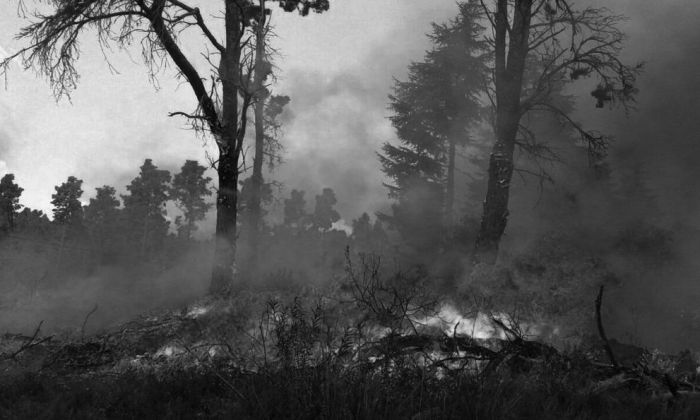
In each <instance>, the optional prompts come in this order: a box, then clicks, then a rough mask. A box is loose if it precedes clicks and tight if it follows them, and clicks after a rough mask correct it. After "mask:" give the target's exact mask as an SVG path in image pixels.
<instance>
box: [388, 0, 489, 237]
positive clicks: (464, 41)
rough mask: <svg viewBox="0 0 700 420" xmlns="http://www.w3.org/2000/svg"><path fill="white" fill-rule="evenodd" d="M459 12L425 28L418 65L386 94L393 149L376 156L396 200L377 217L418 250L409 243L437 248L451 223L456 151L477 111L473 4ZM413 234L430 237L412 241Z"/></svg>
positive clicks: (482, 70)
mask: <svg viewBox="0 0 700 420" xmlns="http://www.w3.org/2000/svg"><path fill="white" fill-rule="evenodd" d="M459 8H460V10H459V15H458V17H457V18H455V19H454V20H452V21H450V22H449V23H448V24H444V25H437V24H433V31H432V33H431V34H430V35H429V37H430V39H431V41H432V42H433V49H432V50H430V51H429V52H427V53H426V56H425V59H424V61H423V62H414V63H412V64H411V65H410V67H409V73H408V80H407V81H405V82H402V81H396V82H395V85H394V93H393V94H392V95H390V96H389V99H390V108H391V110H392V111H393V113H392V116H391V117H390V119H391V122H392V125H393V126H394V128H396V133H397V136H398V138H399V140H400V142H401V144H400V145H393V144H391V143H385V144H384V146H383V147H382V151H383V154H380V155H379V159H380V163H381V164H382V170H383V172H384V173H385V174H386V175H387V176H388V177H389V178H391V179H392V181H393V184H391V185H387V187H388V188H389V195H390V197H393V198H395V199H396V200H397V203H396V204H395V205H394V206H393V209H394V211H393V215H382V218H383V219H384V220H386V221H387V222H388V223H389V225H390V226H391V227H393V228H395V229H397V230H398V231H399V232H400V233H401V235H402V237H403V238H404V240H405V241H407V242H409V243H412V244H414V245H417V246H418V247H422V246H420V245H419V244H417V243H413V239H419V240H420V242H421V243H423V244H424V245H426V247H428V246H429V247H432V248H434V249H438V248H439V247H440V246H441V245H444V244H441V243H440V242H441V239H444V238H445V235H444V234H443V233H444V231H445V228H446V227H447V226H451V225H453V224H454V223H455V217H454V211H455V208H454V207H455V190H456V187H455V171H456V166H457V154H458V153H457V150H458V148H461V147H463V146H465V145H467V144H469V143H470V138H469V130H470V129H472V128H474V127H475V126H476V124H478V123H479V122H480V121H481V118H482V113H483V112H482V109H483V107H482V105H481V102H480V98H479V95H480V94H481V92H483V90H484V87H485V82H486V71H487V67H486V60H485V58H484V52H485V51H486V43H485V42H484V41H481V40H480V39H479V34H480V33H481V31H482V29H483V28H482V27H481V26H479V24H478V23H477V21H478V19H479V18H480V12H479V7H478V6H476V5H473V4H468V3H464V4H460V5H459ZM423 228H425V229H423ZM417 229H418V230H421V231H422V230H427V231H430V232H432V233H431V234H430V235H429V236H427V237H425V236H424V237H416V235H414V234H413V233H414V232H415V231H416V230H417ZM430 240H437V241H438V242H437V243H436V242H433V243H429V241H430Z"/></svg>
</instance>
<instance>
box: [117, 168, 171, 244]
mask: <svg viewBox="0 0 700 420" xmlns="http://www.w3.org/2000/svg"><path fill="white" fill-rule="evenodd" d="M140 169H141V170H140V172H139V175H138V176H137V177H136V178H134V179H133V180H132V181H131V183H130V184H129V185H128V186H127V187H126V189H127V190H128V191H129V194H128V195H122V200H123V201H124V213H125V218H126V221H127V223H128V227H127V229H128V232H129V236H130V237H131V242H132V243H134V244H135V245H136V244H138V245H137V246H138V249H139V255H140V256H141V257H147V256H148V255H149V253H150V252H152V251H154V250H155V249H156V248H157V247H158V246H159V245H161V244H162V241H163V239H164V238H165V236H166V235H167V233H168V225H169V222H168V221H167V220H166V219H165V215H166V210H165V202H166V200H167V199H168V190H169V186H168V183H169V182H170V173H169V172H168V171H166V170H162V169H158V167H156V166H155V165H153V162H152V161H151V159H146V160H145V162H144V163H143V165H142V166H141V168H140Z"/></svg>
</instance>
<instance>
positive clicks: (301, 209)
mask: <svg viewBox="0 0 700 420" xmlns="http://www.w3.org/2000/svg"><path fill="white" fill-rule="evenodd" d="M308 218H309V217H308V215H307V214H306V200H304V191H298V190H292V193H291V195H290V197H289V198H288V199H285V200H284V224H285V226H287V227H290V228H293V229H298V230H304V229H306V225H307V223H308Z"/></svg>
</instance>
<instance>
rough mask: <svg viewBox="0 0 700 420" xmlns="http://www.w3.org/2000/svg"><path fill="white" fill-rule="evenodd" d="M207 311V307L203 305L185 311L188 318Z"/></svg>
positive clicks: (198, 315) (197, 316) (196, 316)
mask: <svg viewBox="0 0 700 420" xmlns="http://www.w3.org/2000/svg"><path fill="white" fill-rule="evenodd" d="M207 312H209V308H207V307H205V306H194V307H192V309H190V310H189V312H187V317H188V318H199V317H200V316H202V315H204V314H206V313H207Z"/></svg>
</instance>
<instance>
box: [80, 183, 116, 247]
mask: <svg viewBox="0 0 700 420" xmlns="http://www.w3.org/2000/svg"><path fill="white" fill-rule="evenodd" d="M95 191H96V195H95V198H91V199H90V203H89V204H88V205H87V206H86V207H85V225H86V227H87V229H88V232H89V233H90V237H91V238H92V240H93V243H94V244H95V245H96V248H97V250H98V252H99V254H100V259H104V257H105V256H106V255H110V254H115V253H117V252H118V250H119V249H120V245H121V243H120V240H119V238H120V237H121V235H119V233H120V232H121V226H120V217H119V216H120V214H119V205H120V203H119V200H118V199H117V196H116V194H117V193H116V190H115V189H114V187H111V186H109V185H104V186H102V187H98V188H96V189H95Z"/></svg>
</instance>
